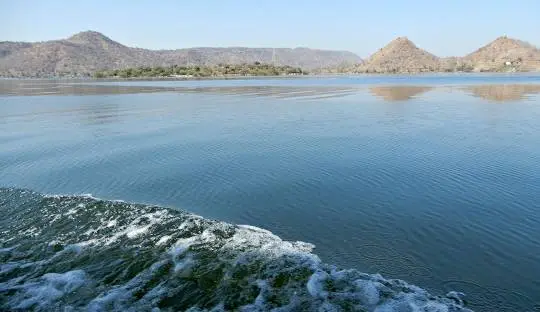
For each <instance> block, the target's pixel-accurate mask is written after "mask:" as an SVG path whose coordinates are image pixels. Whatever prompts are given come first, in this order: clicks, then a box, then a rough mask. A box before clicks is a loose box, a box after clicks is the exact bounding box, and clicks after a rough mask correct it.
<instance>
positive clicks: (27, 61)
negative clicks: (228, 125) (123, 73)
mask: <svg viewBox="0 0 540 312" xmlns="http://www.w3.org/2000/svg"><path fill="white" fill-rule="evenodd" d="M254 62H261V63H272V64H275V65H289V66H294V67H301V68H304V69H307V70H310V69H315V68H317V69H318V68H324V67H337V66H340V65H342V64H354V63H358V62H361V59H360V57H358V56H357V55H355V54H353V53H351V52H347V51H329V50H314V49H308V48H295V49H284V48H279V49H272V48H243V47H230V48H205V47H203V48H189V49H178V50H147V49H139V48H131V47H127V46H124V45H122V44H120V43H118V42H116V41H113V40H111V39H110V38H108V37H106V36H104V35H103V34H101V33H98V32H95V31H85V32H81V33H78V34H76V35H74V36H72V37H70V38H68V39H63V40H53V41H46V42H38V43H24V42H0V76H4V77H6V76H7V77H48V76H65V75H68V76H87V75H90V74H92V73H93V72H95V71H97V70H104V69H121V68H128V67H138V66H171V65H217V64H220V63H223V64H243V63H254Z"/></svg>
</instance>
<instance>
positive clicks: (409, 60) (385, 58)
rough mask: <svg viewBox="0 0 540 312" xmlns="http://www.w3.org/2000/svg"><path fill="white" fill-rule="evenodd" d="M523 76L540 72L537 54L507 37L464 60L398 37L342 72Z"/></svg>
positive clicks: (539, 61) (524, 43)
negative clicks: (508, 74) (438, 53)
mask: <svg viewBox="0 0 540 312" xmlns="http://www.w3.org/2000/svg"><path fill="white" fill-rule="evenodd" d="M482 71H486V72H523V71H540V50H539V49H537V48H536V47H534V46H533V45H531V44H529V43H527V42H524V41H520V40H516V39H511V38H508V37H499V38H497V39H496V40H495V41H493V42H491V43H489V44H488V45H486V46H484V47H482V48H480V49H478V50H477V51H475V52H473V53H471V54H469V55H466V56H464V57H447V58H439V57H437V56H435V55H433V54H431V53H429V52H426V51H424V50H422V49H420V48H418V47H417V46H416V45H415V44H414V43H413V42H411V41H410V40H409V39H407V38H406V37H399V38H397V39H394V40H393V41H392V42H390V43H389V44H388V45H387V46H385V47H384V48H382V49H380V50H379V51H377V52H376V53H374V54H373V55H372V56H371V57H369V58H368V59H367V60H366V61H365V62H364V63H363V64H357V65H355V66H353V67H349V68H347V69H344V70H342V71H341V72H351V73H421V72H482Z"/></svg>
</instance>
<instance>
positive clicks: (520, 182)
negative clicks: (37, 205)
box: [0, 75, 540, 311]
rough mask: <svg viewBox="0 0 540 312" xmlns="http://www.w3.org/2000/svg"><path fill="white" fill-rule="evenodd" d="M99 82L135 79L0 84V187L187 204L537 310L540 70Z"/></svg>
mask: <svg viewBox="0 0 540 312" xmlns="http://www.w3.org/2000/svg"><path fill="white" fill-rule="evenodd" d="M0 83H6V82H0ZM9 83H12V84H13V82H9ZM28 83H29V82H28ZM32 83H34V84H35V85H37V86H39V85H40V83H39V82H38V83H35V82H32ZM85 84H92V82H85ZM102 84H103V85H106V86H110V85H115V86H123V87H126V88H128V87H131V88H132V89H131V91H129V90H127V91H126V90H124V91H122V93H124V94H116V93H118V92H116V91H118V89H115V90H116V91H115V92H108V91H107V90H106V89H105V90H101V89H100V90H99V92H95V90H94V91H93V92H91V93H84V92H77V88H76V87H70V88H68V89H69V92H57V93H62V94H50V95H37V96H36V95H33V96H27V95H25V92H22V91H20V89H19V91H17V92H15V93H14V92H11V93H10V92H9V91H4V94H3V95H0V186H4V187H18V188H29V189H32V190H35V191H39V192H44V193H48V194H85V193H91V194H92V195H94V196H97V197H100V198H107V199H122V200H125V201H129V202H141V203H151V204H157V205H164V206H169V207H176V208H182V209H186V210H188V211H191V212H194V213H196V214H199V215H202V216H203V217H205V218H213V219H219V220H223V221H226V222H231V223H236V224H249V225H254V226H258V227H262V228H265V229H268V230H270V231H272V232H273V233H275V234H276V235H279V236H280V237H281V238H283V239H287V240H300V241H305V242H310V243H313V244H314V245H315V246H316V248H315V253H316V254H318V255H319V256H320V257H321V258H322V259H323V260H324V261H325V262H328V263H333V264H336V265H339V266H341V267H346V268H355V269H358V270H360V271H363V272H369V273H377V272H379V273H381V274H382V275H383V276H385V277H388V278H399V279H404V280H406V281H408V282H410V283H413V284H416V285H419V286H421V287H423V288H425V289H427V290H429V291H430V292H432V293H444V292H446V291H449V290H457V291H462V292H464V293H466V294H467V297H466V299H467V301H468V306H469V307H470V308H472V309H474V310H475V311H535V310H540V282H539V281H540V219H539V218H540V204H539V203H540V147H539V146H540V145H539V144H538V143H539V142H540V122H539V120H540V96H539V94H540V76H535V75H516V76H512V75H500V76H489V75H477V76H470V77H469V76H456V75H446V76H445V75H443V76H414V77H413V78H411V77H403V76H374V77H362V78H347V77H326V78H311V79H309V78H308V79H293V80H288V79H269V80H262V79H260V80H214V81H150V82H144V81H130V82H108V83H102ZM137 86H146V87H155V88H159V87H167V88H169V89H163V92H159V90H153V91H152V93H139V92H138V89H137ZM270 86H271V87H270ZM194 87H197V88H198V89H197V90H193V89H190V90H183V89H182V88H186V89H189V88H194ZM212 87H213V88H214V89H205V88H212ZM266 87H268V88H266ZM10 88H11V89H13V88H12V87H9V88H7V87H6V88H5V89H3V90H11V89H10ZM48 88H49V89H50V85H45V86H41V89H42V90H47V89H48ZM173 88H177V90H173ZM55 90H60V89H55ZM62 90H67V89H62ZM306 90H308V91H310V92H311V93H309V92H308V93H307V94H308V95H307V96H306V93H302V92H305V91H306ZM184 91H185V92H184ZM188 91H189V92H188Z"/></svg>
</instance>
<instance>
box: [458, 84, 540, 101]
mask: <svg viewBox="0 0 540 312" xmlns="http://www.w3.org/2000/svg"><path fill="white" fill-rule="evenodd" d="M464 90H465V91H466V92H467V93H469V94H471V95H472V96H476V97H480V98H483V99H485V100H488V101H491V102H508V101H519V100H523V99H526V98H527V97H528V96H530V95H534V94H536V93H540V85H533V84H522V85H517V84H515V85H479V86H470V87H466V88H464Z"/></svg>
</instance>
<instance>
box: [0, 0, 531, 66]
mask: <svg viewBox="0 0 540 312" xmlns="http://www.w3.org/2000/svg"><path fill="white" fill-rule="evenodd" d="M0 12H2V18H1V19H0V41H4V40H9V41H42V40H51V39H59V38H65V37H68V36H70V35H72V34H74V33H77V32H79V31H83V30H96V31H99V32H102V33H104V34H105V35H107V36H109V37H110V38H112V39H113V40H116V41H119V42H121V43H123V44H126V45H129V46H137V47H142V48H150V49H163V48H168V49H172V48H184V47H193V46H250V47H297V46H305V47H311V48H323V49H343V50H349V51H352V52H355V53H357V54H358V55H360V56H362V57H366V56H368V55H369V54H371V53H373V52H375V51H376V50H377V49H379V48H381V47H382V46H384V45H385V44H386V43H388V42H389V41H390V40H392V39H393V38H395V37H397V36H407V37H409V39H411V40H412V41H414V42H415V43H416V44H417V45H418V46H420V47H422V48H425V49H427V50H428V51H430V52H432V53H435V54H437V55H439V56H450V55H464V54H466V53H469V52H472V51H473V50H475V49H476V48H478V47H480V46H481V45H484V44H486V43H487V42H489V41H491V40H493V39H495V38H496V37H498V36H501V35H508V36H510V37H516V38H519V39H522V40H525V41H529V42H531V43H533V44H535V45H536V46H540V31H539V30H540V1H539V0H513V1H502V0H452V1H450V0H447V1H437V0H409V1H398V0H375V1H359V0H358V1H354V0H350V1H346V0H332V1H321V0H309V1H308V0H306V1H301V0H298V1H294V0H274V1H257V0H229V1H228V0H221V1H219V0H214V1H210V0H207V1H204V0H198V1H195V0H193V1H182V0H178V1H173V0H154V1H142V0H139V1H138V0H131V1H128V0H109V1H105V0H93V1H88V0H85V1H78V0H70V1H67V0H66V1H58V0H46V1H38V0H34V1H31V0H0Z"/></svg>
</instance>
